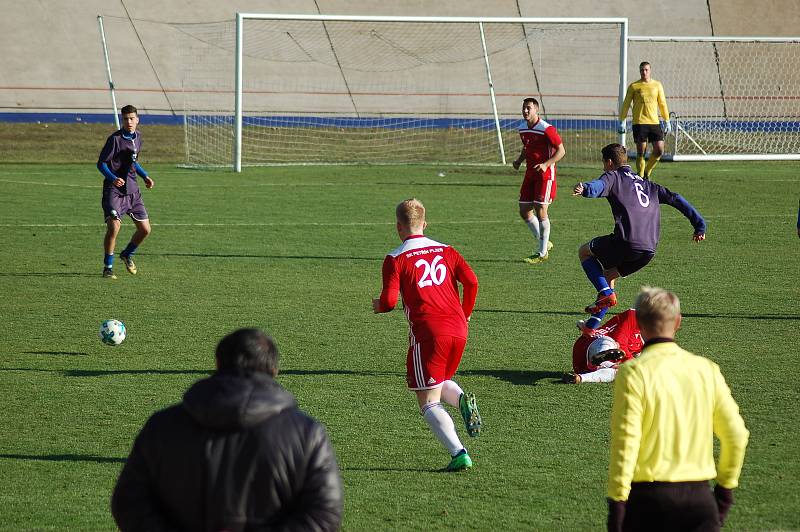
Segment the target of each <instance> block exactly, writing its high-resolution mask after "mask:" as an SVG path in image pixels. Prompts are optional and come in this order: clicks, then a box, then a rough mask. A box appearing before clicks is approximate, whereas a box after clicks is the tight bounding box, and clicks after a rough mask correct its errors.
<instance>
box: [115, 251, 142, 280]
mask: <svg viewBox="0 0 800 532" xmlns="http://www.w3.org/2000/svg"><path fill="white" fill-rule="evenodd" d="M119 260H121V261H122V262H123V263H124V264H125V268H126V269H127V270H128V273H130V274H132V275H136V272H137V271H138V270H137V269H136V263H135V262H133V257H131V256H130V255H123V254H122V253H120V255H119Z"/></svg>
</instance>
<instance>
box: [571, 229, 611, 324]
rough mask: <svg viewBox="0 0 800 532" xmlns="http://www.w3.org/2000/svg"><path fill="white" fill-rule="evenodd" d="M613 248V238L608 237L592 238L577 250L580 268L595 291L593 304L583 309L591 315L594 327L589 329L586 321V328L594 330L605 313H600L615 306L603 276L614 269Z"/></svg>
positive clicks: (608, 285) (609, 285) (609, 287)
mask: <svg viewBox="0 0 800 532" xmlns="http://www.w3.org/2000/svg"><path fill="white" fill-rule="evenodd" d="M615 247H616V246H615V242H614V240H613V237H612V236H611V235H608V236H602V237H597V238H594V239H592V240H591V241H589V242H587V243H586V244H584V245H582V246H581V247H580V249H578V258H579V259H580V261H581V267H582V268H583V271H584V272H585V273H586V277H587V279H589V282H591V283H592V286H594V287H595V289H596V290H597V299H596V300H595V302H594V304H592V305H590V306H588V307H586V309H584V310H585V311H586V312H587V313H589V314H592V315H593V316H592V318H590V320H592V321H591V324H592V325H595V327H590V326H589V320H587V327H589V328H596V326H597V325H599V324H600V321H601V320H602V319H603V316H605V312H602V311H603V310H604V309H606V308H608V307H613V306H614V305H616V304H617V301H616V299H617V298H616V294H615V293H614V289H613V288H612V287H611V284H610V283H609V281H608V279H607V278H606V276H605V270H606V269H610V268H613V267H614V266H613V264H614V258H613V257H614V252H615Z"/></svg>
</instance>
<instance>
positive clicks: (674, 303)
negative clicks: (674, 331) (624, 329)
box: [636, 286, 681, 331]
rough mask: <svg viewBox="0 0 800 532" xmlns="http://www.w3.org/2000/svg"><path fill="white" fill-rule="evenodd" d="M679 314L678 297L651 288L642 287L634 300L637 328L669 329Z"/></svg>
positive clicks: (659, 289) (668, 292) (662, 290)
mask: <svg viewBox="0 0 800 532" xmlns="http://www.w3.org/2000/svg"><path fill="white" fill-rule="evenodd" d="M680 314H681V302H680V301H679V300H678V296H676V295H675V294H673V293H672V292H670V291H669V290H664V289H663V288H656V287H653V286H643V287H642V289H641V290H640V291H639V296H638V297H637V298H636V321H638V322H639V327H641V328H643V329H648V330H656V331H658V330H661V329H663V328H664V327H665V326H667V327H671V326H672V325H673V324H674V323H675V320H676V319H677V318H678V316H680Z"/></svg>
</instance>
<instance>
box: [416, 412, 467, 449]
mask: <svg viewBox="0 0 800 532" xmlns="http://www.w3.org/2000/svg"><path fill="white" fill-rule="evenodd" d="M422 417H424V418H425V421H426V422H427V423H428V426H429V427H430V428H431V431H432V432H433V435H434V436H436V439H437V440H439V441H440V442H441V444H442V445H444V447H445V449H447V451H448V452H449V453H450V456H455V455H457V454H458V453H459V451H461V449H463V448H464V446H463V445H461V440H459V439H458V434H456V425H455V423H453V418H451V417H450V414H448V413H447V410H445V409H444V407H443V406H442V403H428V404H427V405H425V408H424V409H423V410H422Z"/></svg>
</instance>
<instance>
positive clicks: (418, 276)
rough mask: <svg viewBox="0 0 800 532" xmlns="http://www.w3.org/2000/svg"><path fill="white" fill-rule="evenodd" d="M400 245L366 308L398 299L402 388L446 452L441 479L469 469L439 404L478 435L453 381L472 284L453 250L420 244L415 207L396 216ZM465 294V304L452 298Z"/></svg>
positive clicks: (473, 408) (471, 398)
mask: <svg viewBox="0 0 800 532" xmlns="http://www.w3.org/2000/svg"><path fill="white" fill-rule="evenodd" d="M396 214H397V234H398V236H399V237H400V240H402V241H403V243H402V245H401V246H400V247H398V248H397V249H395V250H393V251H391V252H389V254H388V255H387V256H386V259H385V260H384V261H383V290H382V291H381V296H380V298H377V299H373V300H372V308H373V310H374V311H375V312H376V313H381V312H389V311H391V310H392V309H393V308H394V306H395V305H396V304H397V299H398V294H402V296H403V306H404V307H405V314H406V318H408V323H409V335H408V337H409V346H408V355H407V358H406V372H407V376H406V380H407V382H408V387H409V388H410V389H411V390H413V391H414V392H416V394H417V401H418V403H419V408H420V412H421V413H422V416H423V418H424V419H425V421H426V423H428V426H429V427H430V429H431V431H432V432H433V434H434V435H435V436H436V438H437V439H438V440H439V441H440V442H441V443H442V445H444V447H445V448H446V449H447V450H448V451H449V452H450V456H451V460H450V463H449V464H448V465H447V467H446V470H447V471H460V470H463V469H467V468H470V467H472V460H471V459H470V457H469V454H467V450H466V449H465V448H464V446H463V445H462V444H461V440H459V438H458V434H457V433H456V427H455V424H454V423H453V419H452V418H451V417H450V414H449V413H448V412H447V410H446V409H445V408H444V406H443V405H442V401H444V402H445V403H447V404H449V405H451V406H454V407H456V408H458V409H459V410H460V412H461V416H462V417H463V418H464V424H465V425H466V428H467V433H468V434H469V435H470V436H472V437H474V436H477V435H478V434H479V433H480V429H481V418H480V414H479V413H478V407H477V404H476V402H475V395H474V394H465V393H464V391H463V390H462V389H461V387H460V386H459V385H458V384H456V383H455V382H454V381H453V380H452V379H453V375H455V372H456V370H457V369H458V364H459V363H460V362H461V355H462V354H463V352H464V346H465V345H466V343H467V321H468V320H469V317H470V315H471V314H472V309H473V307H474V306H475V297H476V296H477V293H478V278H477V277H476V276H475V272H473V271H472V268H470V266H469V264H467V261H465V260H464V258H463V257H462V256H461V254H459V253H458V251H456V250H455V249H453V248H452V247H450V246H448V245H447V244H442V243H440V242H436V241H434V240H431V239H430V238H427V237H426V236H424V235H423V231H424V229H425V227H426V226H427V224H426V223H425V207H424V206H423V205H422V203H421V202H420V201H419V200H417V199H415V198H412V199H408V200H405V201H403V202H401V203H400V204H399V205H398V206H397V209H396ZM458 283H461V284H462V285H463V287H464V299H463V301H461V300H460V299H459V295H458Z"/></svg>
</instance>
